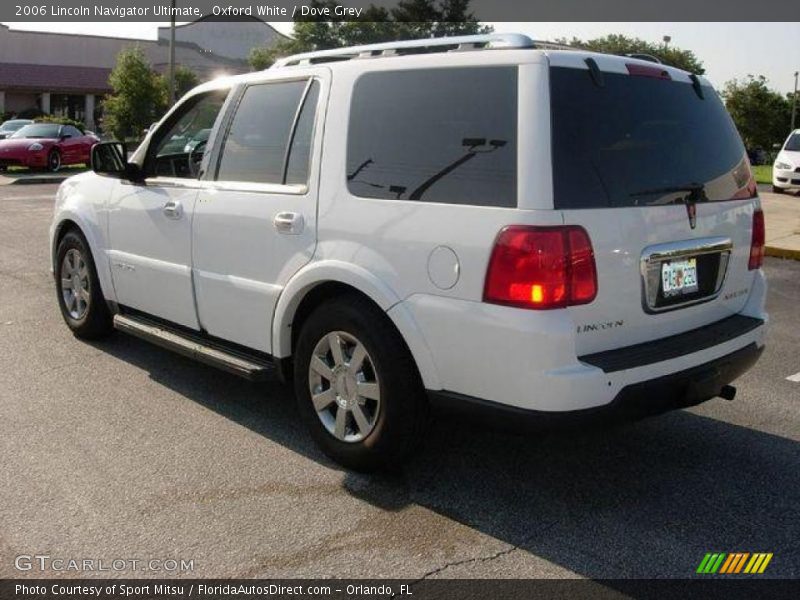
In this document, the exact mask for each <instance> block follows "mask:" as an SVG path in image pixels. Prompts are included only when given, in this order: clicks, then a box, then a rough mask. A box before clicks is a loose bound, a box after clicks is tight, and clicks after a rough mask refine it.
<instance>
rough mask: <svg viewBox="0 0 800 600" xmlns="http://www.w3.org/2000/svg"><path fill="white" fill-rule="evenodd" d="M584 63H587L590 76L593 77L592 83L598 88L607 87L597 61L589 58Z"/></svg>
mask: <svg viewBox="0 0 800 600" xmlns="http://www.w3.org/2000/svg"><path fill="white" fill-rule="evenodd" d="M583 62H585V63H586V66H587V67H589V75H591V76H592V81H594V84H595V85H596V86H597V87H605V85H606V82H605V79H604V78H603V72H602V71H601V70H600V67H598V66H597V61H596V60H595V59H593V58H587V59H586V60H584V61H583Z"/></svg>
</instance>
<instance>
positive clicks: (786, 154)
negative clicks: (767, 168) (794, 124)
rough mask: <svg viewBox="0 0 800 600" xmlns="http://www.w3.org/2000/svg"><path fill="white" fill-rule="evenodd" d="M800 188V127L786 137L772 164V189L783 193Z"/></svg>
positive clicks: (777, 192)
mask: <svg viewBox="0 0 800 600" xmlns="http://www.w3.org/2000/svg"><path fill="white" fill-rule="evenodd" d="M798 189H800V129H795V130H794V131H793V132H792V133H790V134H789V137H788V138H786V142H784V144H783V147H782V148H781V151H780V152H778V156H776V157H775V164H774V165H772V191H773V192H775V193H776V194H782V193H783V192H786V191H789V190H798Z"/></svg>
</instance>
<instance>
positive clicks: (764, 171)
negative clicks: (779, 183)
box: [752, 165, 772, 185]
mask: <svg viewBox="0 0 800 600" xmlns="http://www.w3.org/2000/svg"><path fill="white" fill-rule="evenodd" d="M752 169H753V175H755V176H756V183H766V184H769V185H772V165H758V166H757V167H752Z"/></svg>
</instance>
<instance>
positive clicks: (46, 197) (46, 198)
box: [0, 194, 56, 201]
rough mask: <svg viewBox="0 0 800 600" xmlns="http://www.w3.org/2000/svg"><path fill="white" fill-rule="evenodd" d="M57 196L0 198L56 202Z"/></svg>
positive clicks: (4, 197)
mask: <svg viewBox="0 0 800 600" xmlns="http://www.w3.org/2000/svg"><path fill="white" fill-rule="evenodd" d="M55 198H56V195H55V194H48V195H46V196H0V200H6V201H7V200H55Z"/></svg>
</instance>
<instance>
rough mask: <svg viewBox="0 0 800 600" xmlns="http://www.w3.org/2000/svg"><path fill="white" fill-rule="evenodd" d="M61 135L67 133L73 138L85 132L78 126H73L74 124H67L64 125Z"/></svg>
mask: <svg viewBox="0 0 800 600" xmlns="http://www.w3.org/2000/svg"><path fill="white" fill-rule="evenodd" d="M61 135H66V136H69V137H71V138H77V137H81V136H82V135H83V134H82V133H81V131H80V129H78V128H77V127H73V126H72V125H67V126H65V127H64V130H63V131H62V132H61Z"/></svg>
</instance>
